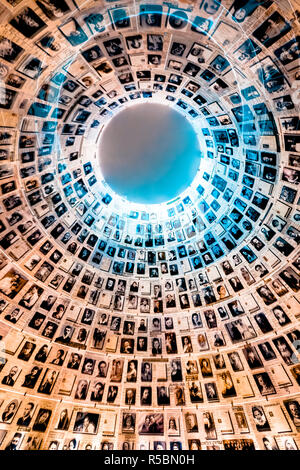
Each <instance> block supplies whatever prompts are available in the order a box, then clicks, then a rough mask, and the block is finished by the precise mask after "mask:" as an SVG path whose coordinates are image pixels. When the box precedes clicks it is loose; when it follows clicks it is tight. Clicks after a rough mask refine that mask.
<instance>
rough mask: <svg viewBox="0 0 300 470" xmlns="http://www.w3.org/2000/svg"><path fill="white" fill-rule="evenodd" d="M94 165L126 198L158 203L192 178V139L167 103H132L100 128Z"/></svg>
mask: <svg viewBox="0 0 300 470" xmlns="http://www.w3.org/2000/svg"><path fill="white" fill-rule="evenodd" d="M99 164H100V167H101V172H102V175H103V178H104V179H105V181H106V182H107V183H108V185H109V186H110V187H111V188H112V189H113V190H114V191H115V192H116V193H118V194H119V195H121V196H122V197H125V198H126V199H127V200H128V201H132V202H135V203H142V204H160V203H163V202H166V201H169V200H172V199H174V198H175V197H176V196H178V195H179V194H181V193H182V192H183V191H184V190H185V189H186V188H187V187H188V186H189V185H190V184H191V183H192V181H193V179H194V178H195V176H196V173H197V170H198V168H199V165H200V147H199V141H198V137H197V134H196V132H195V129H194V127H193V126H192V124H191V123H190V121H189V120H188V119H187V118H186V117H184V116H183V114H181V113H180V112H177V111H175V110H174V109H172V108H170V107H169V106H166V105H161V104H157V103H141V104H137V105H134V106H130V107H127V108H125V109H124V110H122V111H120V112H119V113H118V114H117V115H116V116H114V117H113V118H112V119H111V120H110V121H109V123H108V124H107V126H106V127H105V128H104V130H103V132H102V135H101V138H100V143H99Z"/></svg>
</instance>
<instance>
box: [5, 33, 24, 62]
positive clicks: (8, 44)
mask: <svg viewBox="0 0 300 470" xmlns="http://www.w3.org/2000/svg"><path fill="white" fill-rule="evenodd" d="M22 52H24V49H23V48H22V47H21V46H19V45H18V44H16V43H15V42H13V41H11V40H10V39H7V38H6V37H4V36H0V57H1V59H4V60H6V61H7V62H10V63H11V64H13V63H14V62H16V61H17V60H18V58H19V57H20V55H21V54H22Z"/></svg>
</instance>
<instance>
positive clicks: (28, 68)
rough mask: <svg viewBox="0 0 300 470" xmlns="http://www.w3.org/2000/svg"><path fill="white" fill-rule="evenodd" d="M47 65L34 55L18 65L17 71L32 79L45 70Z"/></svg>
mask: <svg viewBox="0 0 300 470" xmlns="http://www.w3.org/2000/svg"><path fill="white" fill-rule="evenodd" d="M46 68H47V65H45V64H44V63H43V62H41V60H40V59H38V58H36V57H32V56H29V57H27V59H25V61H23V62H22V63H21V65H19V67H18V69H17V71H18V72H20V73H22V74H23V75H25V76H26V77H28V78H31V79H32V80H36V79H37V78H39V77H40V75H41V74H42V73H43V72H44V70H46Z"/></svg>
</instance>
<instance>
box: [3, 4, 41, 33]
mask: <svg viewBox="0 0 300 470" xmlns="http://www.w3.org/2000/svg"><path fill="white" fill-rule="evenodd" d="M10 24H11V25H12V26H13V27H14V28H15V29H16V30H17V31H19V32H20V33H21V34H23V36H25V37H26V38H29V39H30V38H32V37H33V36H34V35H35V34H37V33H38V32H39V31H41V29H43V28H45V27H46V23H44V21H43V20H42V19H41V18H40V17H39V16H38V15H37V14H36V13H35V12H34V11H33V10H32V9H31V8H24V10H21V11H20V12H19V13H18V14H17V15H16V16H15V17H14V18H13V19H12V20H11V21H10Z"/></svg>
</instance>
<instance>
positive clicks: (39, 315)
mask: <svg viewBox="0 0 300 470" xmlns="http://www.w3.org/2000/svg"><path fill="white" fill-rule="evenodd" d="M299 16H300V10H299V5H298V8H297V2H296V0H289V1H288V0H278V1H271V0H222V1H221V0H220V1H216V0H207V1H206V0H195V1H194V0H181V1H175V2H172V3H171V2H155V1H154V0H153V1H152V2H150V3H146V2H144V1H140V2H134V3H133V2H130V1H127V2H126V1H125V2H123V1H120V2H111V1H108V0H107V1H97V0H90V1H84V0H76V2H75V1H72V0H59V1H58V0H36V1H34V0H30V1H27V0H3V1H2V2H1V5H0V20H1V21H0V82H1V83H0V160H1V162H0V212H1V214H0V350H1V353H0V449H10V450H13V449H31V450H35V449H54V450H55V449H86V450H87V449H103V450H104V449H106V450H107V449H108V450H111V449H151V450H152V449H168V450H169V449H173V450H176V449H177V450H178V449H193V450H194V449H236V450H240V449H242V450H251V449H253V448H255V449H268V450H272V449H282V450H284V449H286V450H295V449H298V448H299V447H300V439H299V428H300V394H299V385H300V363H299V349H300V330H299V316H300V305H299V290H300V275H299V266H300V257H299V252H298V244H299V240H300V232H299V219H300V211H299V201H300V199H299V182H300V133H299V131H300V124H299V102H300V95H299V79H300V68H299V57H300V49H299V47H300V46H299V41H300V33H299ZM137 102H158V103H164V104H165V105H166V106H171V107H173V108H174V109H176V110H178V111H179V112H181V113H182V114H184V115H185V116H186V117H187V118H188V119H189V120H190V121H191V122H192V124H193V126H194V128H195V131H196V132H197V134H198V137H199V141H200V143H201V152H202V155H201V165H200V168H199V171H198V172H197V175H196V177H195V179H194V181H193V182H192V184H191V186H190V187H189V188H188V189H186V190H185V191H184V193H182V194H181V195H180V196H179V197H178V198H176V199H175V200H174V201H169V202H168V203H166V204H159V205H148V206H141V205H137V204H134V203H131V202H128V201H126V200H125V199H124V198H122V197H121V196H119V195H118V194H116V193H114V192H113V191H112V190H111V189H110V188H109V186H108V185H107V184H106V182H105V181H104V179H103V177H102V175H101V171H100V168H99V163H98V161H99V155H98V141H99V138H100V135H101V131H102V129H103V128H104V126H105V124H106V123H107V122H109V121H110V119H112V118H113V116H114V115H115V114H116V113H118V111H119V110H121V109H124V108H126V107H128V106H131V105H133V104H135V103H137ZM117 137H118V136H116V138H117ZM153 151H155V149H153Z"/></svg>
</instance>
